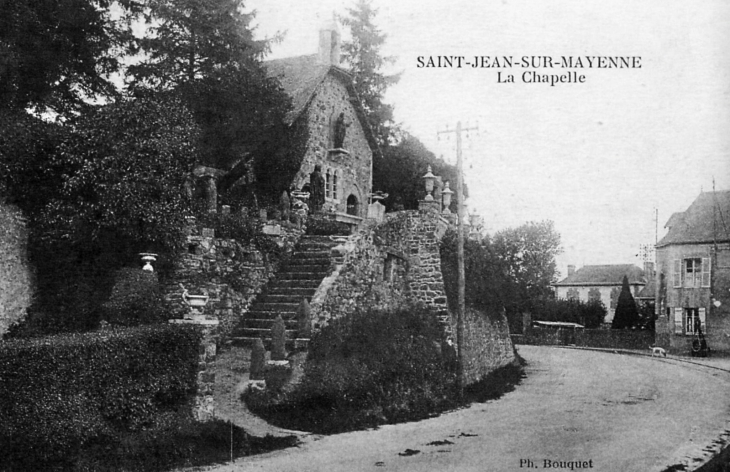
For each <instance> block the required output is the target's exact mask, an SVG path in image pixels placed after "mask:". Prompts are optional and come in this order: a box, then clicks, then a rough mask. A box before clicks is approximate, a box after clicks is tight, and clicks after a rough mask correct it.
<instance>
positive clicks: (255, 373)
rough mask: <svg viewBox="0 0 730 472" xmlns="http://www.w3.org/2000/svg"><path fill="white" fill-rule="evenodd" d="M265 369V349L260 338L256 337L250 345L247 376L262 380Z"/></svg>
mask: <svg viewBox="0 0 730 472" xmlns="http://www.w3.org/2000/svg"><path fill="white" fill-rule="evenodd" d="M265 369H266V349H265V348H264V342H263V341H262V340H261V338H258V339H256V340H255V341H254V342H253V346H252V347H251V368H250V374H249V378H250V379H251V380H262V379H263V378H264V370H265Z"/></svg>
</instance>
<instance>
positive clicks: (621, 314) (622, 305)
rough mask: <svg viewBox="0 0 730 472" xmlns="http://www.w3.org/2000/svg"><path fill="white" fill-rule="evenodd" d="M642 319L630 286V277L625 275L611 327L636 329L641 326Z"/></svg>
mask: <svg viewBox="0 0 730 472" xmlns="http://www.w3.org/2000/svg"><path fill="white" fill-rule="evenodd" d="M640 321H641V319H640V317H639V310H638V308H636V301H634V296H633V295H631V289H630V288H629V279H628V278H627V277H626V276H625V275H624V278H623V281H622V282H621V293H619V295H618V302H617V303H616V312H615V313H614V315H613V322H612V323H611V328H612V329H635V328H637V327H638V326H639V324H640Z"/></svg>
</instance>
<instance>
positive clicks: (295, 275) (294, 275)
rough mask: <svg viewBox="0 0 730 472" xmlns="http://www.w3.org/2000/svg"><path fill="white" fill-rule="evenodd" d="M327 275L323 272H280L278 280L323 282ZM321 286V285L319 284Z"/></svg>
mask: <svg viewBox="0 0 730 472" xmlns="http://www.w3.org/2000/svg"><path fill="white" fill-rule="evenodd" d="M325 275H326V274H324V273H322V272H289V271H287V272H279V273H278V274H277V275H276V278H277V279H278V281H279V282H283V281H286V280H316V281H318V282H321V281H322V279H323V278H324V276H325ZM318 285H319V284H318Z"/></svg>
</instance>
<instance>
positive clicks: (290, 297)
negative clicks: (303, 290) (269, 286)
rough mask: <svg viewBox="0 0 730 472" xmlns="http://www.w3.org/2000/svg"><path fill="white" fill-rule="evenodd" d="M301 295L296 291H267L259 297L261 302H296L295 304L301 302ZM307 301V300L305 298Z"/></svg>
mask: <svg viewBox="0 0 730 472" xmlns="http://www.w3.org/2000/svg"><path fill="white" fill-rule="evenodd" d="M302 298H305V297H302V296H301V295H298V294H296V293H294V294H292V293H271V292H269V293H267V294H266V295H264V296H263V297H262V298H261V303H296V304H297V306H298V305H299V304H300V303H302ZM307 301H309V300H307Z"/></svg>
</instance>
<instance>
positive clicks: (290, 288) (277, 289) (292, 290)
mask: <svg viewBox="0 0 730 472" xmlns="http://www.w3.org/2000/svg"><path fill="white" fill-rule="evenodd" d="M316 292H317V287H295V286H294V285H291V284H286V285H279V286H272V287H270V288H269V290H268V291H267V292H266V293H267V294H268V295H291V296H294V295H296V296H298V297H300V301H301V298H302V297H306V298H311V297H312V295H314V294H315V293H316Z"/></svg>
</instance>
